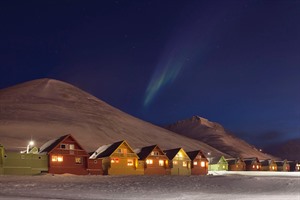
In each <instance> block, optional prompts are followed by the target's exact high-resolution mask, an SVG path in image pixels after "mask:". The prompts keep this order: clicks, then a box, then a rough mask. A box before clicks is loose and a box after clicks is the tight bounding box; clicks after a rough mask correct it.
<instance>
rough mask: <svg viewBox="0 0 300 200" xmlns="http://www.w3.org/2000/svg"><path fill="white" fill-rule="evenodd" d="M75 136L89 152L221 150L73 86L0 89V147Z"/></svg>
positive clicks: (50, 83)
mask: <svg viewBox="0 0 300 200" xmlns="http://www.w3.org/2000/svg"><path fill="white" fill-rule="evenodd" d="M66 134H72V135H74V137H75V138H76V139H77V140H78V142H79V143H80V144H81V145H82V146H83V147H84V148H85V149H86V150H87V151H94V150H96V149H97V148H98V147H99V146H101V145H105V144H110V143H114V142H116V141H120V140H123V139H125V140H127V141H128V142H129V144H130V145H131V146H132V148H136V147H141V146H144V145H153V144H158V145H159V146H160V147H161V148H163V149H169V148H176V147H183V148H184V149H186V150H197V149H201V150H203V151H204V152H209V151H212V152H215V153H216V154H221V152H219V151H218V150H216V149H214V148H212V147H210V146H208V145H206V144H204V143H202V142H199V141H197V140H193V139H190V138H187V137H185V136H181V135H178V134H175V133H173V132H171V131H168V130H165V129H163V128H160V127H158V126H155V125H153V124H150V123H147V122H145V121H142V120H139V119H137V118H135V117H133V116H131V115H128V114H126V113H124V112H122V111H120V110H118V109H116V108H114V107H112V106H110V105H108V104H107V103H105V102H103V101H101V100H99V99H97V98H96V97H94V96H92V95H90V94H88V93H86V92H84V91H82V90H80V89H79V88H76V87H74V86H72V85H70V84H68V83H64V82H61V81H57V80H52V79H39V80H34V81H30V82H26V83H23V84H19V85H16V86H13V87H9V88H6V89H2V90H0V144H3V145H4V147H6V148H8V149H20V148H24V147H25V146H26V145H27V143H28V141H29V140H30V139H31V138H32V139H33V140H35V141H36V144H37V145H38V146H40V145H42V144H43V143H45V142H46V141H48V140H50V139H54V138H57V137H60V136H62V135H66Z"/></svg>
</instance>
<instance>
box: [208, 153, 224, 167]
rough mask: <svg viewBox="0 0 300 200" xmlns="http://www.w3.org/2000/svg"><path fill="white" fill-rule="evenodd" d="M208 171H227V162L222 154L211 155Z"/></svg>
mask: <svg viewBox="0 0 300 200" xmlns="http://www.w3.org/2000/svg"><path fill="white" fill-rule="evenodd" d="M208 170H209V171H228V162H227V161H226V159H225V157H224V156H218V157H212V158H210V160H209V163H208Z"/></svg>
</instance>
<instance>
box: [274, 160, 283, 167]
mask: <svg viewBox="0 0 300 200" xmlns="http://www.w3.org/2000/svg"><path fill="white" fill-rule="evenodd" d="M275 163H276V165H277V166H278V167H281V166H283V165H284V161H275Z"/></svg>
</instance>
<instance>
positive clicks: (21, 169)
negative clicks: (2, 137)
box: [0, 146, 48, 175]
mask: <svg viewBox="0 0 300 200" xmlns="http://www.w3.org/2000/svg"><path fill="white" fill-rule="evenodd" d="M36 152H37V148H36V147H34V148H32V149H30V151H28V153H27V152H17V151H6V150H5V148H4V147H3V146H0V174H4V175H35V174H40V173H42V172H46V171H48V156H47V155H42V154H38V153H36Z"/></svg>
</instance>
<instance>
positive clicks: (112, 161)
mask: <svg viewBox="0 0 300 200" xmlns="http://www.w3.org/2000/svg"><path fill="white" fill-rule="evenodd" d="M110 162H111V163H119V158H112V159H111V160H110Z"/></svg>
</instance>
